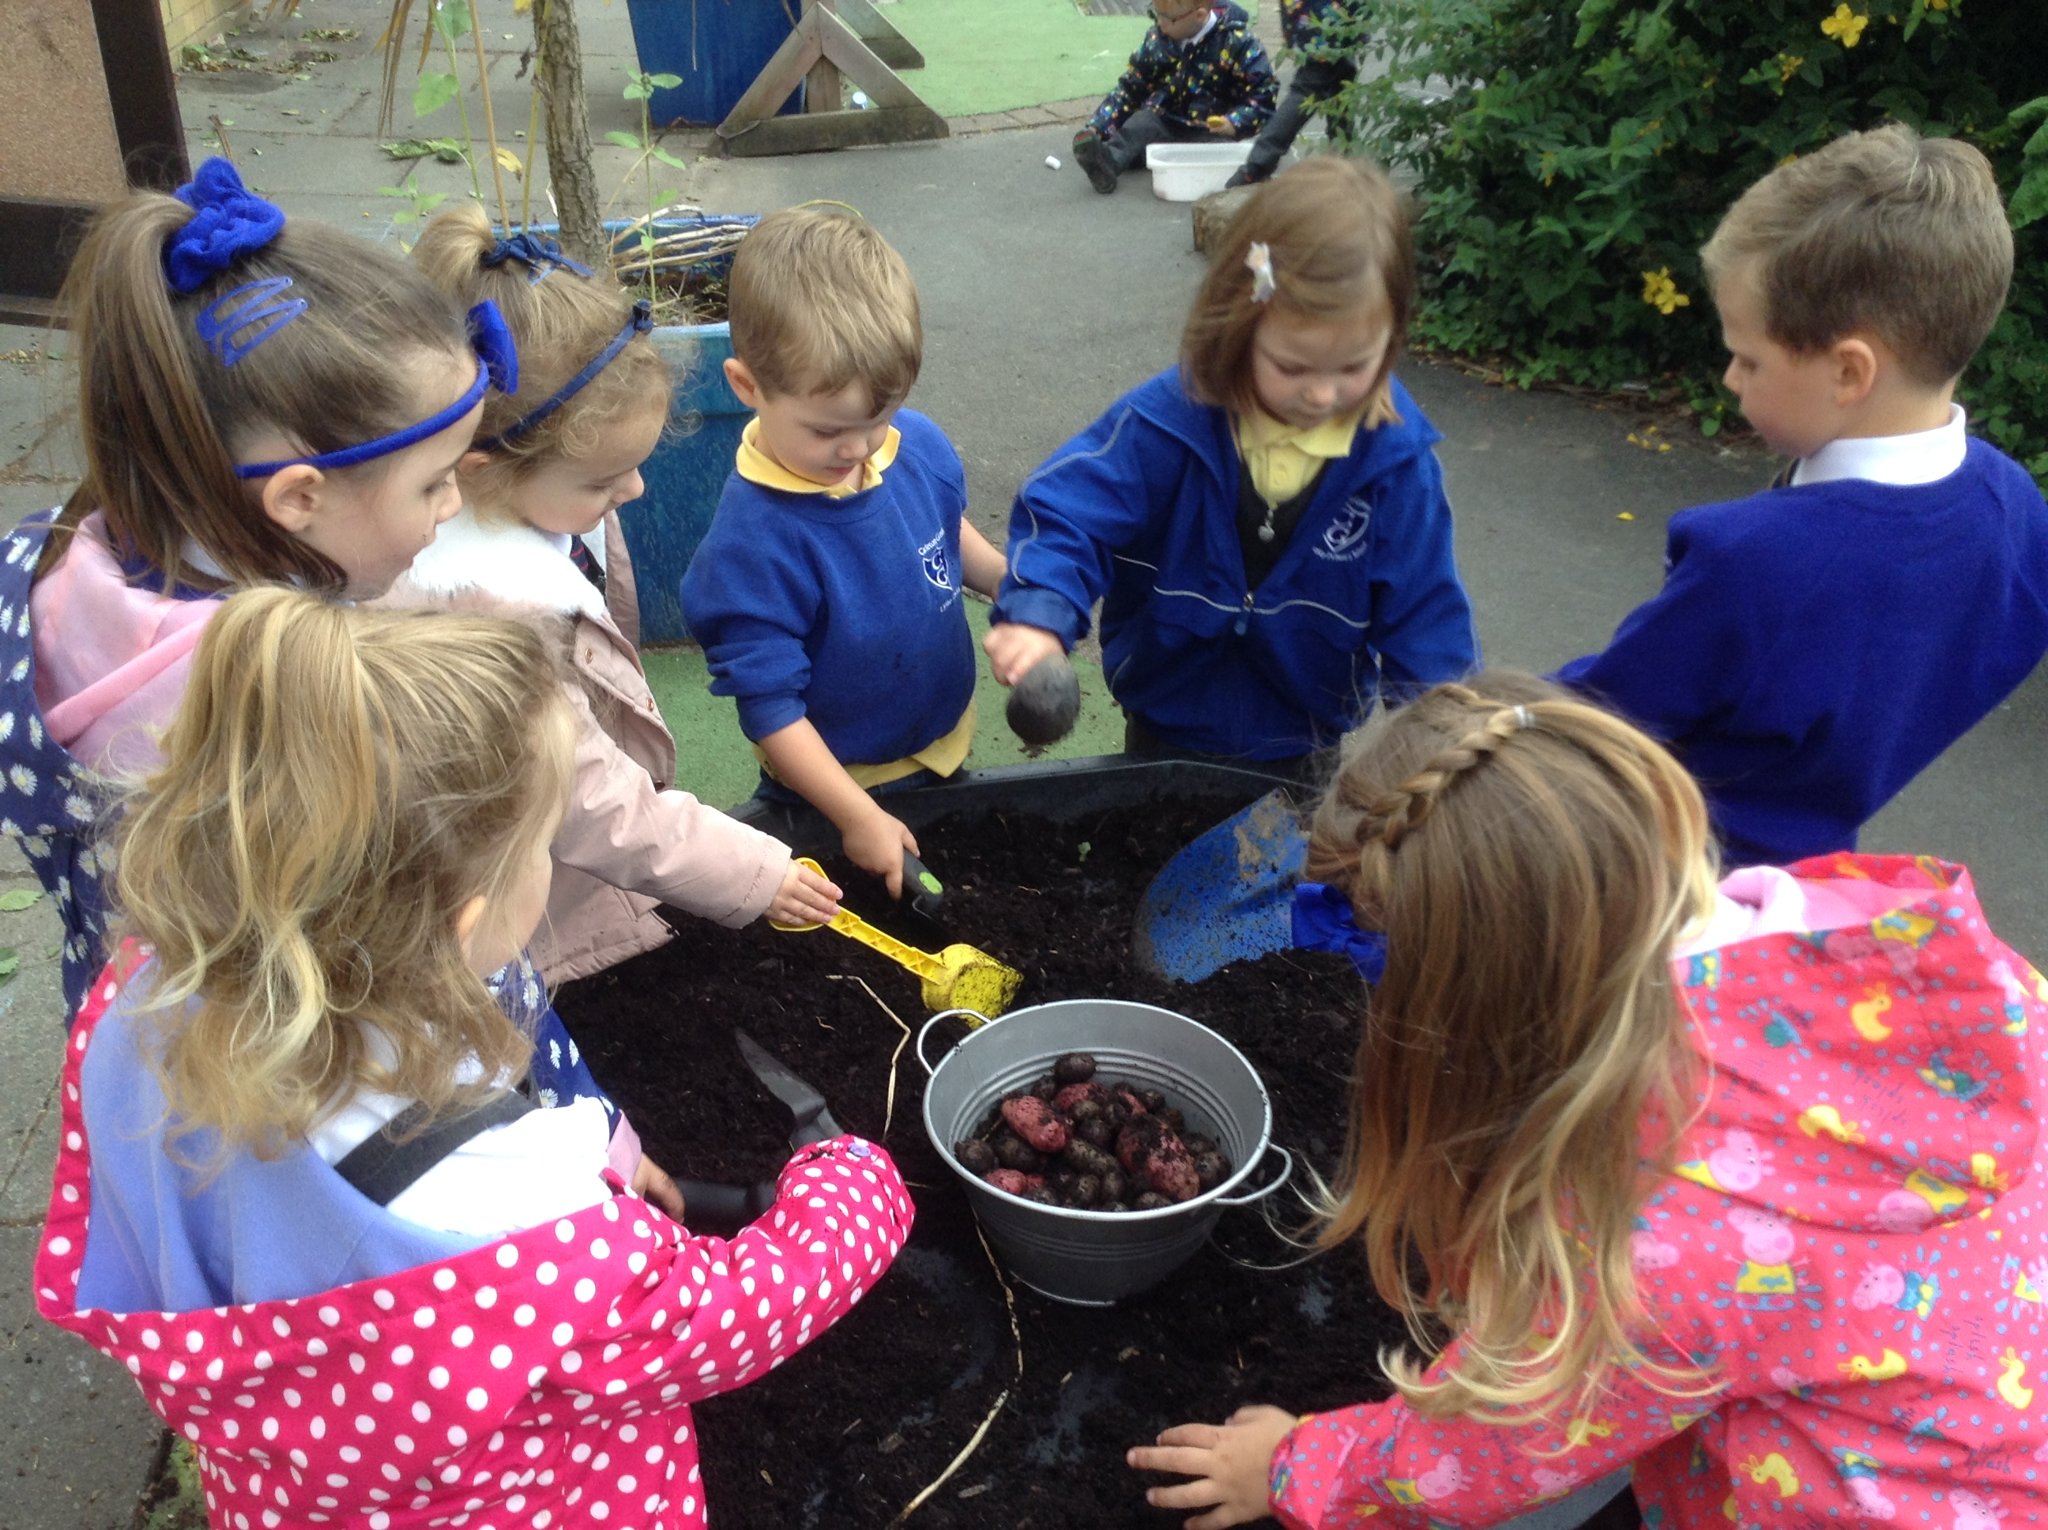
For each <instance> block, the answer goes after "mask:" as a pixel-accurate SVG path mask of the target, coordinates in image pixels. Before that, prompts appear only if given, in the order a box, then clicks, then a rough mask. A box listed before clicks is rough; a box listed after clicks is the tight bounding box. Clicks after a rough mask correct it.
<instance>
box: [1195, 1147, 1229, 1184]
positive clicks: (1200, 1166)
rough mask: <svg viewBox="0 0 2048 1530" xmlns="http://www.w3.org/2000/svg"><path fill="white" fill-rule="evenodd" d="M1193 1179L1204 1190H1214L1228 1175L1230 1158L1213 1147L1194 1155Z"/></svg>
mask: <svg viewBox="0 0 2048 1530" xmlns="http://www.w3.org/2000/svg"><path fill="white" fill-rule="evenodd" d="M1194 1163H1195V1181H1196V1183H1198V1184H1199V1185H1201V1187H1202V1188H1203V1189H1204V1190H1214V1189H1215V1188H1216V1187H1217V1186H1218V1185H1220V1184H1222V1183H1223V1181H1224V1180H1226V1179H1228V1178H1229V1177H1230V1160H1229V1159H1227V1158H1225V1157H1224V1156H1223V1155H1222V1154H1221V1153H1219V1152H1217V1151H1216V1150H1215V1149H1214V1148H1211V1149H1209V1151H1208V1152H1206V1153H1196V1154H1195V1155H1194Z"/></svg>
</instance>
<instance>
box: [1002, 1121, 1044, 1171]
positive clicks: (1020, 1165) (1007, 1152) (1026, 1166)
mask: <svg viewBox="0 0 2048 1530" xmlns="http://www.w3.org/2000/svg"><path fill="white" fill-rule="evenodd" d="M995 1153H996V1162H997V1163H999V1164H1001V1165H1002V1166H1003V1167H1004V1168H1006V1169H1016V1170H1018V1171H1020V1172H1022V1173H1025V1174H1036V1173H1038V1172H1040V1171H1041V1170H1042V1169H1044V1168H1045V1155H1044V1154H1043V1153H1041V1152H1039V1151H1038V1149H1037V1148H1035V1147H1033V1146H1032V1145H1031V1144H1030V1143H1028V1142H1026V1141H1025V1140H1024V1139H1023V1138H1022V1137H1019V1136H1018V1135H1017V1134H1016V1133H1015V1132H1008V1131H1006V1132H1004V1133H1002V1134H1001V1135H1000V1136H998V1137H997V1138H996V1140H995Z"/></svg>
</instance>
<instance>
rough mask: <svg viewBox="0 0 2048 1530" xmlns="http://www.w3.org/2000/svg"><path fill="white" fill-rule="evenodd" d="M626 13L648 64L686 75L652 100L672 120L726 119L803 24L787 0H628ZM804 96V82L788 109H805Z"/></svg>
mask: <svg viewBox="0 0 2048 1530" xmlns="http://www.w3.org/2000/svg"><path fill="white" fill-rule="evenodd" d="M626 14H627V16H628V18H629V19H630V20H631V21H632V23H633V45H634V47H635V49H637V50H638V52H639V54H640V67H641V69H643V70H644V71H646V72H647V73H648V74H674V75H680V76H681V77H682V84H680V85H672V86H670V87H669V88H667V89H666V90H657V91H655V93H654V95H653V96H652V97H651V98H650V99H649V101H648V103H647V110H648V114H649V115H650V116H651V117H652V118H653V119H654V121H655V122H656V123H658V124H660V125H662V126H664V127H665V126H667V125H668V124H670V123H672V122H695V123H713V124H715V123H719V122H723V121H724V120H725V117H726V114H727V113H728V112H730V111H731V110H732V109H733V107H734V106H736V105H737V104H738V103H739V99H740V97H741V96H743V95H745V94H746V93H747V87H748V86H749V85H751V84H753V83H754V76H756V75H757V74H759V73H760V72H761V69H762V66H763V65H765V64H766V63H767V62H768V60H769V59H770V58H771V57H772V56H773V55H774V53H775V50H776V49H777V48H779V47H781V46H782V44H783V42H784V40H785V39H787V38H788V36H789V34H790V33H791V32H792V31H794V30H795V28H796V7H795V5H794V3H791V4H788V5H785V4H784V0H627V3H626ZM803 95H804V93H803V88H802V87H801V86H799V87H798V88H797V90H796V92H795V93H794V94H793V95H792V96H791V97H790V99H789V101H788V103H787V104H785V105H784V106H783V108H782V110H783V112H784V113H789V112H796V111H801V110H803Z"/></svg>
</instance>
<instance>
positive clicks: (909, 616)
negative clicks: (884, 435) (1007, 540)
mask: <svg viewBox="0 0 2048 1530" xmlns="http://www.w3.org/2000/svg"><path fill="white" fill-rule="evenodd" d="M894 424H895V426H896V429H897V431H898V432H899V433H900V435H901V440H900V441H899V443H898V445H897V451H896V460H895V461H894V462H892V463H890V464H889V466H888V467H887V468H886V469H885V470H884V471H883V474H882V481H881V482H880V483H878V484H876V485H875V486H874V487H873V488H871V489H867V490H864V491H862V492H861V493H859V494H852V495H848V496H847V497H846V498H844V499H832V498H830V497H828V496H827V495H825V494H822V493H819V494H798V493H790V492H787V491H785V490H782V489H771V488H768V487H767V486H765V485H763V484H757V483H751V482H749V481H748V480H747V479H745V478H742V477H741V476H740V475H739V474H738V473H737V472H735V473H733V474H732V475H731V476H730V477H728V478H727V479H726V481H725V490H724V492H723V494H722V495H721V496H720V498H719V501H718V513H717V515H716V517H715V518H714V519H713V520H712V523H711V530H710V532H709V533H707V534H706V536H705V538H704V542H703V545H702V546H700V547H699V548H698V549H697V555H696V556H695V557H694V558H692V559H691V560H690V567H689V569H688V571H687V572H685V573H684V575H683V584H682V598H683V612H684V615H685V617H686V618H687V619H688V621H689V624H690V632H691V634H692V636H694V637H695V638H696V639H697V641H698V642H700V643H702V644H703V645H704V657H705V659H706V661H707V662H708V663H709V664H710V666H711V677H712V678H711V689H712V691H713V692H714V693H715V694H717V695H720V696H733V697H736V698H738V701H739V709H740V727H741V729H742V730H743V731H744V732H745V733H746V735H747V737H748V738H750V739H754V740H756V741H759V740H761V739H763V738H766V737H767V736H768V735H769V734H771V733H776V732H779V731H780V730H781V729H783V728H786V727H788V726H789V725H790V724H791V723H793V722H795V721H797V720H798V719H799V718H803V717H808V718H809V719H810V720H811V724H812V726H813V727H815V728H816V729H817V730H818V733H819V735H820V736H821V737H823V739H824V740H825V744H826V747H828V748H829V749H830V750H831V751H832V754H833V757H834V758H835V759H837V760H838V761H839V762H840V763H841V764H842V765H855V764H858V765H881V764H887V763H888V762H889V761H891V760H900V759H902V758H904V757H905V756H907V755H910V754H914V753H916V752H917V751H918V750H920V749H922V748H924V747H925V746H926V745H927V744H929V743H931V742H932V741H933V740H934V739H937V738H940V737H942V736H943V735H945V734H946V733H949V732H951V731H952V730H953V728H954V727H956V726H957V725H958V724H959V722H960V717H961V714H962V713H964V712H965V711H966V710H967V704H968V702H969V701H971V700H972V699H973V697H974V639H973V637H972V635H971V634H970V633H969V632H968V629H967V608H966V606H965V604H964V603H963V601H962V598H961V593H960V579H961V571H960V516H961V512H962V511H963V510H964V509H965V508H966V505H967V477H966V473H965V470H964V469H963V468H962V467H961V465H960V457H959V454H958V453H957V452H955V451H954V450H953V446H952V443H951V442H949V441H948V440H947V439H946V437H945V434H944V432H942V431H941V430H940V429H939V427H938V426H936V425H934V424H933V423H932V422H931V421H930V420H928V419H926V418H925V417H924V416H923V415H921V414H917V413H915V412H913V411H912V410H908V409H899V410H898V411H897V412H896V417H895V420H894Z"/></svg>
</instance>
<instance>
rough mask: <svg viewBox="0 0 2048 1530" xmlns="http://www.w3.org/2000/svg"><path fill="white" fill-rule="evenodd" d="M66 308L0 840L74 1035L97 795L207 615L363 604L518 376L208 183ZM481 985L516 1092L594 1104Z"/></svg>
mask: <svg viewBox="0 0 2048 1530" xmlns="http://www.w3.org/2000/svg"><path fill="white" fill-rule="evenodd" d="M63 305H64V309H65V312H66V313H67V315H68V316H69V318H70V322H71V326H72V336H73V346H74V349H75V353H76V355H77V357H78V369H79V409H78V414H79V424H80V434H81V436H82V437H83V440H84V447H85V462H86V468H85V476H84V479H83V480H82V481H81V482H80V484H79V486H78V489H77V491H76V492H75V493H74V494H73V495H72V496H71V498H70V500H69V502H68V503H66V504H65V505H64V506H63V508H62V509H61V510H51V511H46V512H42V513H40V514H36V515H31V516H29V517H27V518H26V519H25V520H23V521H22V523H21V524H20V525H19V526H18V527H16V528H15V529H14V531H13V532H12V533H11V534H9V535H8V536H6V537H5V539H4V541H5V553H4V558H0V799H4V800H0V828H4V830H5V832H6V833H8V834H9V836H10V837H12V838H14V839H16V840H17V841H18V842H19V843H20V844H21V846H22V849H23V851H24V853H25V854H26V855H27V857H28V860H29V862H30V864H31V865H32V866H33V867H34V868H35V870H36V873H37V875H38V876H39V877H40V878H41V880H42V883H43V885H44V887H45V888H47V889H48V890H49V892H50V894H51V896H52V898H53V899H54V901H55V902H56V905H57V908H58V912H59V915H60V917H61V918H62V920H63V923H64V944H63V965H64V997H65V1014H66V1018H67V1022H68V1020H69V1018H70V1017H71V1016H73V1015H75V1014H76V1013H77V1012H78V1009H79V1006H80V1004H81V1003H82V1002H83V1001H84V999H85V997H86V995H87V992H88V990H89V989H90V987H91V985H92V983H93V982H94V980H95V978H96V976H97V974H98V973H99V972H100V969H101V967H102V966H103V965H104V963H105V961H106V959H107V955H108V953H107V951H106V949H105V930H106V921H107V911H106V901H105V898H104V895H103V893H102V889H101V881H102V877H103V876H104V875H105V874H106V873H107V872H108V870H109V867H108V866H107V865H106V864H105V863H104V862H103V861H102V859H101V856H102V853H103V852H102V850H101V847H100V833H99V830H100V828H101V826H102V825H101V819H102V816H103V814H104V813H105V811H106V809H107V806H108V803H109V801H110V797H111V792H110V787H111V786H112V785H113V784H115V783H117V782H120V781H122V780H124V779H127V778H132V777H135V776H139V775H141V774H143V773H145V772H147V771H150V770H153V769H154V768H156V766H157V765H158V764H159V763H160V755H159V750H158V743H157V740H158V736H159V734H160V733H161V732H162V730H163V729H164V728H165V727H167V726H168V725H169V723H170V721H171V719H172V716H173V714H174V713H175V712H176V710H177V708H178V705H179V701H180V699H181V698H182V696H183V695H184V691H185V686H186V681H187V679H188V677H189V675H190V672H191V665H192V656H193V652H194V650H195V649H196V648H197V646H198V643H199V638H200V634H201V633H202V632H203V631H204V630H205V628H206V625H207V623H208V622H209V621H210V620H211V619H212V618H213V616H214V614H215V613H216V612H217V611H218V610H219V608H220V605H221V602H222V600H223V599H225V597H226V596H228V595H229V594H231V593H233V592H234V591H235V590H237V589H242V588H247V587H250V586H255V585H264V584H293V585H298V586H301V587H303V588H306V589H310V590H315V591H319V592H322V593H325V594H328V595H331V596H333V597H335V598H337V599H349V600H353V599H361V598H367V597H369V596H373V595H377V594H381V593H382V592H383V591H384V590H385V589H386V588H387V587H388V586H389V585H390V584H391V582H392V581H393V580H395V579H396V578H397V577H398V576H399V575H400V574H401V573H403V572H404V571H405V569H406V568H407V566H408V565H410V564H411V562H412V560H413V558H414V557H415V556H416V555H417V554H418V553H419V552H420V551H421V549H423V548H424V547H426V546H427V544H428V543H430V542H432V541H433V539H434V532H435V528H436V527H438V526H439V525H440V524H441V523H442V522H443V521H445V520H447V519H448V517H449V516H451V515H453V514H454V513H455V511H456V509H457V507H458V506H459V504H460V495H459V492H458V491H457V488H456V483H455V469H456V464H457V462H458V461H459V460H460V459H461V456H462V454H463V452H465V451H466V450H468V448H469V445H470V442H471V439H472V438H473V437H474V435H475V434H476V428H477V421H478V420H479V418H480V417H481V415H482V413H483V407H484V398H485V395H486V394H487V393H489V392H490V391H491V390H492V389H493V388H497V389H500V390H510V389H513V388H516V387H517V386H518V360H517V357H516V355H515V353H514V351H513V348H512V344H511V339H510V336H509V334H508V333H507V332H506V330H505V327H504V323H503V321H502V319H500V318H499V317H498V315H497V313H496V311H495V310H494V309H492V308H490V307H489V306H488V305H479V307H478V308H477V309H475V310H473V311H472V312H471V313H470V314H469V315H468V317H467V319H466V320H465V317H464V314H463V311H462V310H461V309H460V308H458V307H457V306H456V305H455V304H454V303H453V302H452V301H451V300H450V299H449V298H447V297H445V296H443V295H442V294H441V293H440V292H439V291H438V290H436V288H435V287H434V286H433V284H432V283H431V282H429V281H427V280H426V279H425V278H424V277H423V276H421V275H420V274H419V273H417V272H416V271H414V270H413V269H412V268H411V267H410V266H408V265H407V264H406V263H405V261H404V260H402V259H400V258H399V257H398V256H397V255H395V254H389V253H386V252H385V251H382V250H379V249H377V248H376V247H375V246H373V245H370V244H368V243H366V242H364V241H363V240H360V239H356V238H353V237H351V236H349V235H347V234H344V233H342V232H341V231H340V230H338V229H334V228H329V227H326V226H323V225H321V224H317V223H310V222H298V221H292V222H289V223H288V222H287V221H286V219H285V215H284V213H283V211H282V210H281V209H279V208H277V207H275V206H273V205H272V204H271V203H269V202H266V201H265V200H263V199H262V198H261V197H259V196H256V195H255V194H253V193H252V192H250V191H249V190H248V189H247V188H245V187H244V186H243V184H242V181H241V178H240V177H239V176H238V175H237V174H236V173H235V168H234V166H233V165H231V164H229V163H228V162H227V161H226V160H224V159H211V160H208V161H207V162H206V163H205V164H203V165H201V166H200V168H199V171H198V173H197V174H196V175H195V176H194V177H193V179H192V181H191V183H190V184H188V185H185V186H183V187H180V188H179V190H178V192H177V195H176V196H175V197H169V196H164V195H161V194H159V193H155V192H137V193H135V194H133V195H131V196H129V197H128V198H126V199H125V200H123V201H121V202H119V203H116V204H115V205H114V206H112V207H110V208H109V209H108V210H107V211H106V212H105V213H103V214H102V215H101V216H100V218H99V219H98V221H97V222H96V223H95V224H94V225H93V227H92V228H91V230H90V231H89V232H88V233H87V235H86V238H85V240H84V242H83V244H82V245H81V246H80V248H79V252H78V255H77V257H76V258H75V259H74V261H73V263H72V268H71V273H70V277H69V279H68V281H67V284H66V288H65V293H64V298H63ZM492 986H493V989H494V991H495V992H496V993H497V995H498V997H499V1002H500V1003H501V1005H502V1006H503V1007H504V1008H505V1009H506V1011H507V1012H508V1013H509V1014H511V1015H513V1016H514V1018H515V1019H516V1020H518V1021H519V1022H520V1023H522V1024H524V1025H526V1026H527V1027H528V1028H529V1029H531V1030H532V1031H533V1032H534V1034H535V1036H536V1047H535V1056H534V1075H533V1077H534V1083H535V1086H536V1088H537V1090H538V1091H539V1092H540V1093H541V1094H542V1095H543V1096H544V1097H547V1098H550V1099H555V1100H567V1099H568V1098H571V1097H573V1096H579V1095H597V1096H598V1097H599V1098H602V1096H601V1094H599V1091H598V1090H597V1087H596V1085H595V1084H594V1083H593V1082H591V1079H590V1074H589V1071H588V1069H586V1068H584V1067H583V1066H582V1065H581V1061H580V1058H579V1056H578V1054H577V1050H576V1047H575V1045H574V1044H573V1043H572V1042H571V1041H570V1040H569V1038H568V1036H567V1034H566V1033H565V1032H564V1031H563V1030H562V1028H561V1023H560V1021H559V1020H557V1019H556V1018H555V1016H554V1012H553V1011H552V1010H551V1009H549V1008H548V1007H547V1004H546V1001H545V998H544V996H543V994H542V991H541V986H540V982H539V980H538V978H537V977H536V975H535V974H534V972H533V970H532V968H531V967H530V966H529V965H528V964H526V963H525V962H524V960H523V959H522V960H521V961H519V962H515V963H514V964H513V965H511V966H509V967H507V968H506V969H505V970H504V971H503V972H501V973H499V974H497V975H496V976H495V977H494V979H493V980H492ZM607 1106H608V1108H609V1102H607ZM620 1126H621V1131H620V1138H621V1142H620V1151H621V1154H622V1155H630V1157H631V1158H632V1159H633V1160H634V1161H635V1162H636V1163H637V1160H638V1154H637V1139H635V1138H634V1137H633V1136H632V1134H631V1131H630V1128H626V1127H624V1124H623V1122H621V1123H620ZM629 1172H631V1171H629Z"/></svg>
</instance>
